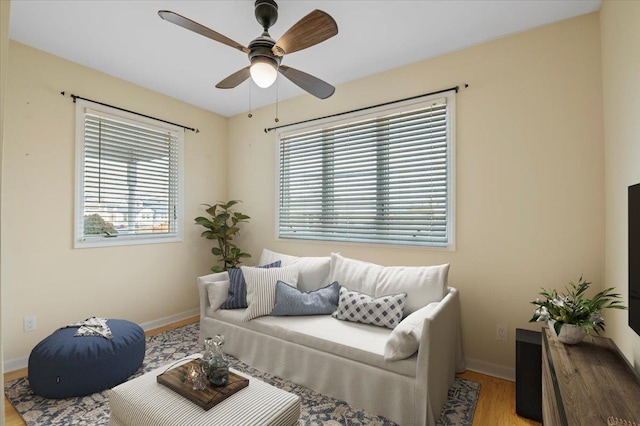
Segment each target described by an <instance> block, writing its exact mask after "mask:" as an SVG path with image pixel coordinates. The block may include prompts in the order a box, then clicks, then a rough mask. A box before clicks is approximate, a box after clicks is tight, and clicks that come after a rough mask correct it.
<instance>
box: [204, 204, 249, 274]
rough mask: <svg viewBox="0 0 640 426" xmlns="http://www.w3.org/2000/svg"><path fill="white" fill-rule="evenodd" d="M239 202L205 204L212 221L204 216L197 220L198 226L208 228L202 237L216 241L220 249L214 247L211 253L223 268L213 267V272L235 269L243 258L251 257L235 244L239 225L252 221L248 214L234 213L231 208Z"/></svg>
mask: <svg viewBox="0 0 640 426" xmlns="http://www.w3.org/2000/svg"><path fill="white" fill-rule="evenodd" d="M239 202H240V201H238V200H231V201H228V202H226V203H223V202H218V203H217V204H214V205H212V206H211V205H209V204H203V205H204V206H207V207H208V208H207V209H206V212H207V213H209V215H210V216H211V219H208V218H206V217H202V216H200V217H197V218H195V221H196V224H197V225H202V226H204V227H205V228H207V230H206V231H204V232H203V233H202V234H201V236H202V237H205V238H207V239H209V240H216V242H217V243H218V247H213V248H212V249H211V253H213V255H214V256H217V257H218V262H222V264H223V266H220V265H214V266H212V267H211V270H212V271H213V272H222V271H226V270H227V269H229V268H235V267H237V266H238V264H240V263H241V259H242V258H246V257H251V255H250V254H249V253H244V252H243V251H242V250H240V249H239V248H238V246H236V245H235V244H234V243H233V237H234V236H235V235H237V234H238V233H239V232H240V228H239V227H238V224H239V223H240V222H248V219H250V217H249V216H247V215H246V214H243V213H240V212H236V211H232V209H231V208H232V207H233V206H235V205H236V204H238V203H239Z"/></svg>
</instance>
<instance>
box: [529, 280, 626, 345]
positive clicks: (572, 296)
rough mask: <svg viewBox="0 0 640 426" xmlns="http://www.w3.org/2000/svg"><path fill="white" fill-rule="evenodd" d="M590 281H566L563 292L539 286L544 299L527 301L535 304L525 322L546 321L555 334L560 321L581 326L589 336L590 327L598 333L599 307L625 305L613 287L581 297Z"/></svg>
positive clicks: (601, 322) (600, 328)
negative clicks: (529, 317) (550, 323)
mask: <svg viewBox="0 0 640 426" xmlns="http://www.w3.org/2000/svg"><path fill="white" fill-rule="evenodd" d="M590 285H591V282H588V281H585V280H584V279H583V278H582V277H580V279H579V280H578V282H577V283H574V282H573V281H569V285H567V286H565V290H566V293H558V292H556V290H552V291H549V290H545V289H544V288H543V289H542V291H541V292H540V295H541V296H544V298H545V300H540V298H538V299H536V300H535V301H534V302H531V303H532V304H534V305H536V309H535V311H534V313H533V317H532V318H531V319H530V320H529V322H535V321H550V322H552V323H553V328H554V330H555V332H556V334H557V335H560V330H561V329H562V326H563V325H564V324H573V325H575V326H578V327H582V328H584V330H585V331H586V333H587V335H588V336H589V337H591V333H590V331H591V330H594V331H595V332H596V334H600V331H604V318H602V315H601V312H602V310H603V309H607V308H610V309H627V308H626V306H623V305H622V302H621V301H620V300H619V299H620V298H621V296H620V294H618V293H613V289H614V288H613V287H610V288H607V289H605V290H602V291H601V292H598V293H596V294H595V295H594V296H593V297H592V298H590V299H589V298H587V297H585V295H584V293H585V292H586V291H587V290H588V289H589V286H590Z"/></svg>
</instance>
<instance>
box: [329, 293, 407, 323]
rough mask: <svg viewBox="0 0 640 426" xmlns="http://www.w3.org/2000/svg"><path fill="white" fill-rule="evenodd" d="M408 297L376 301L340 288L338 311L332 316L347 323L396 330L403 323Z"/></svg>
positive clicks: (390, 296) (402, 294) (403, 294)
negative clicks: (359, 323)
mask: <svg viewBox="0 0 640 426" xmlns="http://www.w3.org/2000/svg"><path fill="white" fill-rule="evenodd" d="M406 297H407V294H406V293H400V294H393V295H388V296H382V297H380V298H377V299H374V298H373V297H371V296H368V295H366V294H362V293H358V292H357V291H349V290H347V289H346V288H345V287H340V297H339V300H338V309H337V310H336V311H335V312H334V313H333V314H332V316H333V317H334V318H337V319H340V320H345V321H353V322H361V323H363V324H372V325H377V326H379V327H387V328H394V327H395V326H396V325H398V324H399V323H400V321H402V316H403V314H402V310H403V307H404V300H405V299H406Z"/></svg>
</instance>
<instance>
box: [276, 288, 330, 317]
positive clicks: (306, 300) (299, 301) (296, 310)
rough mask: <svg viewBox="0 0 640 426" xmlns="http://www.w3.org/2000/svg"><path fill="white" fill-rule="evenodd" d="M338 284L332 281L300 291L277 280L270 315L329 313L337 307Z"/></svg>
mask: <svg viewBox="0 0 640 426" xmlns="http://www.w3.org/2000/svg"><path fill="white" fill-rule="evenodd" d="M339 293H340V284H338V283H337V282H333V283H331V284H329V285H328V286H326V287H322V288H319V289H318V290H314V291H305V292H303V291H300V290H298V289H297V288H295V287H292V286H290V285H289V284H286V283H283V282H282V281H278V283H277V284H276V303H275V306H274V307H273V310H272V311H271V314H270V315H272V316H289V315H329V314H330V313H332V312H333V311H335V310H336V309H337V308H338V294H339Z"/></svg>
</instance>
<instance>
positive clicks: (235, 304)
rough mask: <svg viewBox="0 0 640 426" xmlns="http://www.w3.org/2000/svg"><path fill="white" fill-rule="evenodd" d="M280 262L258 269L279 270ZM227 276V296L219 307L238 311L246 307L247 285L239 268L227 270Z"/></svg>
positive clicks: (264, 265)
mask: <svg viewBox="0 0 640 426" xmlns="http://www.w3.org/2000/svg"><path fill="white" fill-rule="evenodd" d="M280 263H281V262H280V261H279V260H278V261H275V262H271V263H269V264H261V265H262V266H258V268H279V267H280ZM227 273H228V274H229V296H228V298H227V300H226V301H225V302H224V303H223V304H222V305H220V309H240V308H246V307H247V283H246V281H245V278H244V274H243V273H242V269H240V268H229V269H227Z"/></svg>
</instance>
